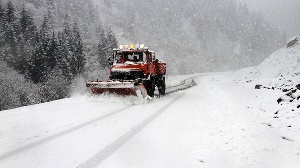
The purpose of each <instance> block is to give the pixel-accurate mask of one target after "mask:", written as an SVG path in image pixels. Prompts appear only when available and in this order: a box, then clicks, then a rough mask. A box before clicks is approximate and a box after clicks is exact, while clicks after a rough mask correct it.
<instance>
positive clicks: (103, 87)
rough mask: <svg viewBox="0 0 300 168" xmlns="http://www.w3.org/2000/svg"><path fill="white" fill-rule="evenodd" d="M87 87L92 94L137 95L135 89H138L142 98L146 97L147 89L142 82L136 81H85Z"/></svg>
mask: <svg viewBox="0 0 300 168" xmlns="http://www.w3.org/2000/svg"><path fill="white" fill-rule="evenodd" d="M86 86H87V87H90V88H91V91H92V93H93V94H103V93H115V94H119V95H134V96H138V93H137V91H138V90H139V91H140V92H141V94H142V96H143V98H145V97H147V96H148V94H147V90H146V89H145V86H144V85H143V84H142V83H137V82H134V81H126V82H120V81H107V82H95V81H91V82H87V83H86Z"/></svg>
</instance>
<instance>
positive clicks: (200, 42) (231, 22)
mask: <svg viewBox="0 0 300 168" xmlns="http://www.w3.org/2000/svg"><path fill="white" fill-rule="evenodd" d="M94 2H95V3H97V4H98V9H99V12H100V17H101V20H102V22H103V24H104V25H111V27H112V28H113V30H114V32H115V33H116V35H117V39H118V41H119V42H120V43H121V44H122V43H129V42H134V43H135V42H137V43H145V44H147V46H149V47H150V48H152V49H153V50H155V51H156V52H157V53H158V54H157V55H158V56H159V57H162V58H163V59H164V60H165V61H166V62H168V65H169V67H170V69H171V71H170V72H171V73H173V74H190V73H199V72H205V71H228V70H234V69H240V68H244V67H249V66H255V65H258V64H259V63H261V62H262V61H263V60H264V59H265V58H267V56H269V55H270V54H271V53H272V52H274V51H275V50H276V49H277V48H278V47H280V46H282V45H283V44H284V42H285V41H286V37H284V35H283V33H282V32H279V31H278V29H277V28H276V27H274V26H272V25H271V24H269V23H268V21H267V20H266V19H264V18H263V17H262V16H261V15H260V14H258V13H255V12H252V11H250V10H249V9H248V7H247V6H246V5H245V4H238V3H236V1H235V0H229V1H224V0H216V1H209V0H203V1H201V2H199V1H195V0H193V1H187V2H185V3H182V1H179V0H167V1H160V0H152V1H147V0H141V1H138V2H127V1H124V0H112V1H108V0H94Z"/></svg>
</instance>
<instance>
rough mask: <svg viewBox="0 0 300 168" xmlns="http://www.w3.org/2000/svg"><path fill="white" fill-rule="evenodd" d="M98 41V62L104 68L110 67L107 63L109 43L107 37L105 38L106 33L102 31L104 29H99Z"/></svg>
mask: <svg viewBox="0 0 300 168" xmlns="http://www.w3.org/2000/svg"><path fill="white" fill-rule="evenodd" d="M98 39H99V42H98V46H97V47H98V49H97V50H98V51H97V54H98V60H99V63H100V66H101V67H102V68H105V67H107V66H108V63H107V58H106V55H107V50H108V48H107V41H106V37H105V33H104V30H103V29H102V27H99V28H98Z"/></svg>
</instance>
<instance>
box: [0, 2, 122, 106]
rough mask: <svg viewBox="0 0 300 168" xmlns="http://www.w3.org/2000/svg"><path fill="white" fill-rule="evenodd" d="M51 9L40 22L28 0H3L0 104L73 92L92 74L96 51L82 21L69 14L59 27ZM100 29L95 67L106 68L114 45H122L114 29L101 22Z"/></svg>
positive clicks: (24, 102)
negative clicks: (86, 39) (24, 1)
mask: <svg viewBox="0 0 300 168" xmlns="http://www.w3.org/2000/svg"><path fill="white" fill-rule="evenodd" d="M50 6H51V5H50ZM52 12H53V11H51V10H50V9H49V10H47V12H46V13H45V14H43V20H42V22H41V25H38V24H36V22H35V20H34V17H33V14H32V13H31V12H30V11H29V10H28V9H26V7H25V4H23V5H22V6H21V7H20V8H19V9H17V7H16V6H14V4H13V3H12V2H11V1H9V2H7V3H5V4H2V3H0V40H1V41H0V65H1V66H0V68H1V74H0V75H1V76H0V86H1V89H0V97H1V100H0V110H5V109H10V108H15V107H20V106H26V105H31V104H37V103H43V102H48V101H53V100H57V99H61V98H65V97H69V96H70V92H71V89H72V84H73V83H74V80H76V79H78V78H85V79H86V78H88V76H86V72H88V69H85V67H86V64H88V63H89V61H88V60H87V55H89V56H91V54H90V53H88V52H86V51H87V49H88V48H87V47H86V46H85V45H86V44H85V43H84V40H83V39H82V33H81V30H80V28H79V26H78V22H77V21H76V20H72V19H71V17H70V16H69V15H68V14H65V15H64V18H63V23H62V25H61V27H60V28H59V29H58V28H57V26H58V25H53V22H51V21H52V19H53V18H52V17H54V15H53V13H52ZM55 26H56V28H54V27H55ZM97 31H98V32H99V36H98V40H97V43H93V44H90V45H92V46H89V47H90V48H94V50H95V51H93V52H95V53H96V54H95V56H94V57H95V58H93V60H96V66H97V67H98V69H93V70H92V71H96V70H98V71H99V70H100V69H104V68H107V66H108V64H107V61H106V60H107V58H108V56H109V54H110V51H111V48H114V47H116V46H117V41H116V38H115V37H114V34H113V33H112V32H111V31H108V32H107V33H105V31H104V30H103V28H102V27H100V26H99V27H97ZM100 56H101V57H100ZM88 59H89V60H91V58H90V57H89V58H88ZM89 68H90V67H89Z"/></svg>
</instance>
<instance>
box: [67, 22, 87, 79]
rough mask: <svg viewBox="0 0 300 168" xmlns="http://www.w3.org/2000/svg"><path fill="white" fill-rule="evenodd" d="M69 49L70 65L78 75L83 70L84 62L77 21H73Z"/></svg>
mask: <svg viewBox="0 0 300 168" xmlns="http://www.w3.org/2000/svg"><path fill="white" fill-rule="evenodd" d="M70 46H71V51H72V62H71V66H72V69H73V74H74V75H75V76H76V75H80V74H81V73H82V71H83V67H84V64H85V57H84V54H83V43H82V38H81V34H80V32H79V29H78V25H77V22H74V24H73V29H72V41H71V44H70Z"/></svg>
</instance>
